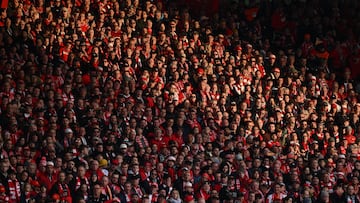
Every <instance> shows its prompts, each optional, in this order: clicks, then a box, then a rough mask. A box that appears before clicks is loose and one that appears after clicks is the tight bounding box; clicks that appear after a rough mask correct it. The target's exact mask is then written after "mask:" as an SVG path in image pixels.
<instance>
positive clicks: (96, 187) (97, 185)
mask: <svg viewBox="0 0 360 203" xmlns="http://www.w3.org/2000/svg"><path fill="white" fill-rule="evenodd" d="M101 190H102V187H101V185H100V183H95V184H94V187H93V194H94V196H95V197H100V195H101V192H102V191H101Z"/></svg>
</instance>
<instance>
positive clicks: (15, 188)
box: [8, 180, 21, 202]
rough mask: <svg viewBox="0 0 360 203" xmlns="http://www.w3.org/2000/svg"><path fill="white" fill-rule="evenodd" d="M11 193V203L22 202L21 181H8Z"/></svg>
mask: <svg viewBox="0 0 360 203" xmlns="http://www.w3.org/2000/svg"><path fill="white" fill-rule="evenodd" d="M8 185H9V191H10V197H9V198H10V201H9V202H19V200H20V194H21V192H20V183H19V181H16V180H15V181H12V180H8Z"/></svg>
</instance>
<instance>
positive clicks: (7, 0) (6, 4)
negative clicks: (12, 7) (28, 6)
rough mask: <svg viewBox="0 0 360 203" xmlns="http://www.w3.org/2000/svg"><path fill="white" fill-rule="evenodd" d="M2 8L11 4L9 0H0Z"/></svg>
mask: <svg viewBox="0 0 360 203" xmlns="http://www.w3.org/2000/svg"><path fill="white" fill-rule="evenodd" d="M0 1H1V3H0V8H7V7H8V4H9V0H0Z"/></svg>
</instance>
